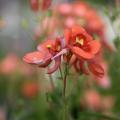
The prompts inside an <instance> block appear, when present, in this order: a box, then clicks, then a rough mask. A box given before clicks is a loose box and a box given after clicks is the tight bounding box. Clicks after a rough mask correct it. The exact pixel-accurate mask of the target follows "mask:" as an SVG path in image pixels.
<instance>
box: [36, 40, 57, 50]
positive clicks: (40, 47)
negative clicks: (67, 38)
mask: <svg viewBox="0 0 120 120" xmlns="http://www.w3.org/2000/svg"><path fill="white" fill-rule="evenodd" d="M48 46H50V47H51V48H52V47H54V46H55V40H46V41H44V42H43V43H41V44H39V45H38V46H37V50H39V51H41V52H42V51H44V50H46V51H47V48H48Z"/></svg>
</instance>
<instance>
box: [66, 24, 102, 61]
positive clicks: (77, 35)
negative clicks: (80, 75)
mask: <svg viewBox="0 0 120 120" xmlns="http://www.w3.org/2000/svg"><path fill="white" fill-rule="evenodd" d="M65 38H66V43H67V47H68V48H69V49H70V50H71V51H72V53H74V54H75V55H76V56H77V57H78V58H82V59H92V58H94V56H95V54H97V53H98V52H99V50H100V47H101V45H100V42H99V41H96V40H93V39H92V37H91V36H90V35H89V34H88V33H87V32H86V31H85V29H83V28H82V27H78V26H74V27H72V29H67V30H66V31H65Z"/></svg>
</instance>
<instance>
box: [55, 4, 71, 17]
mask: <svg viewBox="0 0 120 120" xmlns="http://www.w3.org/2000/svg"><path fill="white" fill-rule="evenodd" d="M57 9H58V12H59V13H60V14H61V15H69V14H71V12H72V6H71V5H70V4H67V3H64V4H60V5H59V6H57Z"/></svg>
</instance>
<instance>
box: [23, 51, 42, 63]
mask: <svg viewBox="0 0 120 120" xmlns="http://www.w3.org/2000/svg"><path fill="white" fill-rule="evenodd" d="M23 60H24V61H25V62H27V63H29V64H40V63H42V62H43V54H42V53H41V52H38V51H35V52H31V53H28V54H26V55H25V56H24V57H23Z"/></svg>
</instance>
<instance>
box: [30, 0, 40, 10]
mask: <svg viewBox="0 0 120 120" xmlns="http://www.w3.org/2000/svg"><path fill="white" fill-rule="evenodd" d="M30 6H31V9H32V10H33V11H34V12H38V10H39V0H30Z"/></svg>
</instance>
